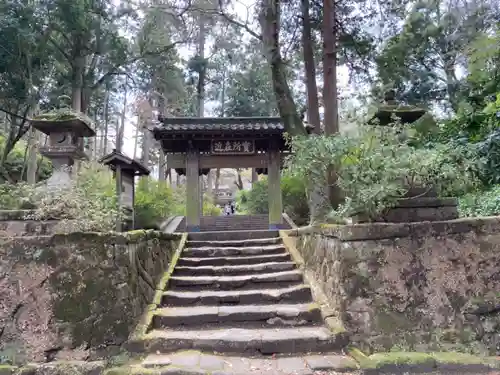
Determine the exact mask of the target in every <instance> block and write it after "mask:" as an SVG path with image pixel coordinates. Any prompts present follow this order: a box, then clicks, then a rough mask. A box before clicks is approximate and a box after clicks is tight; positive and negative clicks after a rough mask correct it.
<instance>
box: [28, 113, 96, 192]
mask: <svg viewBox="0 0 500 375" xmlns="http://www.w3.org/2000/svg"><path fill="white" fill-rule="evenodd" d="M31 126H33V127H34V128H35V129H37V130H39V131H41V132H42V133H44V134H47V135H48V136H49V144H48V146H44V147H41V148H40V153H41V154H42V155H43V156H45V157H47V158H49V159H50V161H51V162H52V165H53V167H54V170H53V172H52V175H51V176H50V178H49V179H48V180H47V181H46V188H47V190H49V191H53V190H58V189H61V188H64V187H67V186H69V185H70V184H71V175H72V172H73V166H74V164H75V160H82V159H87V155H86V154H85V150H84V147H83V138H84V137H94V136H95V132H94V130H93V129H92V128H91V127H90V126H89V125H87V124H86V123H85V122H84V121H82V120H80V119H76V118H75V119H69V120H61V121H58V120H43V119H34V120H32V121H31Z"/></svg>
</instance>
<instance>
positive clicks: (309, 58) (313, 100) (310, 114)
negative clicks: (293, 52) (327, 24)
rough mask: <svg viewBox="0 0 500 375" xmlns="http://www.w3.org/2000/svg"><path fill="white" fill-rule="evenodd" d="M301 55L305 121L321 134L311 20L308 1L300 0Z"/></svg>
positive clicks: (315, 131)
mask: <svg viewBox="0 0 500 375" xmlns="http://www.w3.org/2000/svg"><path fill="white" fill-rule="evenodd" d="M302 53H303V55H304V68H305V73H306V91H307V121H308V122H309V124H311V125H313V126H314V130H313V131H314V133H315V134H320V133H321V120H320V117H319V102H318V86H317V84H316V65H315V63H314V51H313V46H312V32H311V19H310V16H309V0H302Z"/></svg>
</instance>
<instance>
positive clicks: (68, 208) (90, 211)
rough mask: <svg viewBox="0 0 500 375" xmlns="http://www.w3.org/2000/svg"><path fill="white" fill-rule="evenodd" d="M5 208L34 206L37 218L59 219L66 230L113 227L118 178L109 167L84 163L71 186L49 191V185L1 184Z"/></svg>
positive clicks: (1, 200)
mask: <svg viewBox="0 0 500 375" xmlns="http://www.w3.org/2000/svg"><path fill="white" fill-rule="evenodd" d="M0 186H1V188H0V204H1V205H2V208H9V209H17V208H33V209H34V210H35V212H34V217H33V219H51V218H52V219H59V220H61V221H60V228H59V230H62V231H108V230H113V229H114V226H115V219H116V217H117V209H116V199H115V194H114V181H113V178H112V175H111V173H110V172H109V170H108V169H107V168H105V167H104V166H101V165H97V164H95V163H82V164H81V166H80V170H79V171H78V173H76V175H75V177H74V179H73V181H72V184H71V186H69V187H66V188H63V189H59V190H56V191H51V192H47V190H46V188H45V186H44V185H43V183H42V184H39V185H38V186H30V185H27V184H24V183H19V184H15V185H0Z"/></svg>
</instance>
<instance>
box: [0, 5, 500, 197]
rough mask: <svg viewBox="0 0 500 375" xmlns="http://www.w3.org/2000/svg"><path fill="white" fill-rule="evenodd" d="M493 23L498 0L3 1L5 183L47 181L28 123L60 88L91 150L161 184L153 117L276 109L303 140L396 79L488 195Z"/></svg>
mask: <svg viewBox="0 0 500 375" xmlns="http://www.w3.org/2000/svg"><path fill="white" fill-rule="evenodd" d="M499 25H500V4H499V2H498V0H397V1H396V0H390V1H371V0H370V1H367V0H337V1H333V0H300V1H289V0H281V1H278V0H255V1H253V0H140V1H131V0H122V1H110V0H98V1H89V0H71V1H70V0H42V1H31V0H14V1H12V0H0V47H1V48H0V122H1V126H0V131H1V134H0V137H2V138H1V140H2V141H1V142H0V145H1V147H0V149H1V153H0V172H1V176H2V177H1V178H2V180H3V181H7V182H17V181H20V180H26V181H28V182H31V183H33V182H35V181H36V180H39V179H40V178H44V173H45V172H44V173H41V172H40V170H41V161H40V158H39V157H38V156H37V147H38V146H39V145H42V144H43V143H44V142H45V139H44V137H43V136H40V134H38V133H37V132H35V131H33V130H32V129H30V122H29V121H28V119H29V118H31V117H33V116H35V115H36V114H38V113H40V112H41V111H47V110H50V109H53V108H57V107H58V106H60V104H61V103H60V102H61V96H63V95H66V96H68V97H70V98H71V107H72V108H73V110H75V111H81V112H83V113H85V114H86V115H88V116H89V117H90V118H91V119H92V120H93V121H94V123H95V129H96V132H97V137H96V138H94V139H92V140H90V141H89V142H88V144H87V151H88V153H89V154H90V155H91V158H92V159H93V160H97V159H99V158H100V157H101V156H102V155H104V154H106V153H107V152H109V151H110V150H111V149H112V148H118V149H124V151H125V152H126V153H128V154H129V155H130V156H134V157H139V156H140V157H141V159H142V162H143V163H144V164H146V165H148V166H149V167H152V168H154V169H155V170H157V171H158V177H159V179H160V180H166V179H168V178H170V179H171V176H168V175H167V173H165V165H166V162H167V161H166V160H165V156H164V155H163V153H162V152H161V150H160V149H159V147H158V145H157V144H155V141H154V140H153V139H152V137H151V134H150V131H149V130H148V127H151V125H152V122H153V120H154V117H155V116H156V114H158V113H161V114H163V115H166V116H207V115H213V116H265V115H279V116H281V117H282V119H283V122H284V124H285V126H286V129H287V132H288V133H289V134H290V135H292V136H298V137H301V136H304V135H305V130H304V126H303V120H302V119H303V118H306V119H307V121H308V122H309V123H310V124H311V125H313V126H314V133H316V135H318V136H319V137H332V136H333V137H334V136H336V135H337V134H338V133H339V131H341V130H356V129H357V128H358V126H359V124H363V123H366V120H367V118H368V116H369V115H370V113H371V111H373V108H374V107H376V106H377V105H378V104H380V103H381V102H382V100H383V95H384V93H385V92H387V90H388V89H392V90H394V93H395V96H396V100H397V102H398V103H401V104H406V105H414V106H418V107H420V108H425V109H427V110H429V113H432V115H433V116H434V118H435V119H437V123H434V125H433V126H432V127H433V129H432V135H429V134H421V135H420V136H419V137H420V138H419V140H418V142H416V143H418V144H420V145H424V146H421V147H430V146H429V142H440V145H444V144H448V143H449V142H462V143H463V142H465V143H467V144H470V145H474V147H475V150H476V151H477V158H478V159H477V162H478V164H481V168H482V169H481V171H480V172H478V173H479V174H480V175H479V179H480V180H481V183H482V185H481V187H480V188H479V189H480V190H484V189H486V190H487V189H489V188H491V187H492V186H493V187H494V186H495V184H497V183H498V182H499V179H500V173H499V172H498V171H497V170H498V168H496V166H497V164H498V163H500V156H499V155H500V154H499V153H498V151H497V150H498V149H499V145H500V144H499V143H498V139H499V136H498V134H500V133H499V132H498V126H499V121H500V119H499V117H500V114H499V113H500V112H499V110H500V28H499ZM340 82H343V83H344V84H340ZM426 137H427V138H426ZM339 139H340V138H339ZM360 142H361V141H360ZM416 143H415V144H416ZM316 144H317V145H320V144H321V142H320V141H319V140H318V142H317V143H316ZM296 145H297V147H298V148H297V149H300V144H299V143H297V144H296ZM323 146H324V147H327V144H326V143H324V144H323ZM23 147H24V149H25V152H24V154H23V153H22V152H19V150H20V148H21V149H22V148H23ZM318 147H319V146H317V147H316V146H314V145H313V148H315V149H317V148H318ZM328 147H334V146H333V145H332V144H330V146H328ZM335 147H337V146H335ZM338 147H340V146H338ZM338 147H337V148H336V150H337V149H338ZM412 147H415V145H414V146H412ZM419 147H420V146H419ZM318 152H319V151H318ZM374 152H375V151H374ZM408 152H409V151H408ZM331 154H334V153H331ZM13 157H17V158H22V160H18V161H17V162H13V161H12V158H13ZM300 160H301V159H300V158H299V159H296V160H295V161H296V162H297V163H300ZM303 160H306V158H305V157H304V159H303ZM333 164H335V163H333ZM13 165H15V169H13V168H14V167H13ZM332 168H333V167H332ZM298 169H300V168H298ZM331 172H332V171H331V170H330V172H328V173H331ZM238 173H240V172H238ZM218 174H220V173H219V172H216V171H213V172H212V173H210V174H209V176H208V180H207V184H208V185H209V186H210V188H211V186H212V182H211V181H212V180H213V179H214V178H216V177H217V175H218ZM333 175H334V173H333V174H332V176H331V177H332V178H334V179H335V177H334V176H333ZM338 175H339V176H340V174H338ZM339 176H337V178H340V177H339ZM353 181H354V180H353ZM329 183H330V185H332V183H333V185H335V182H334V180H329ZM344 188H346V186H344ZM334 194H335V193H334ZM334 205H335V204H334Z"/></svg>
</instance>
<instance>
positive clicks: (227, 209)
mask: <svg viewBox="0 0 500 375" xmlns="http://www.w3.org/2000/svg"><path fill="white" fill-rule="evenodd" d="M224 215H226V216H229V215H231V205H230V204H229V203H226V204H225V205H224Z"/></svg>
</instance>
